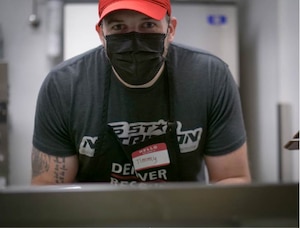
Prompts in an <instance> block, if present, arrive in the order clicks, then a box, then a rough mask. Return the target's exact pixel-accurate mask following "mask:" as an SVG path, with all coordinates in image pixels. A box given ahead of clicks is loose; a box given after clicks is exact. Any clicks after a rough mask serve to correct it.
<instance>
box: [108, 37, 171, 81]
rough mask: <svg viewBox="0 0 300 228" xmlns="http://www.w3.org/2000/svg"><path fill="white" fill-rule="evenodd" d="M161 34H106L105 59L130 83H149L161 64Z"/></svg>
mask: <svg viewBox="0 0 300 228" xmlns="http://www.w3.org/2000/svg"><path fill="white" fill-rule="evenodd" d="M165 38H166V35H165V34H160V33H137V32H130V33H125V34H114V35H108V36H106V50H107V55H108V58H109V59H110V62H111V64H112V65H113V67H114V69H115V71H116V72H117V73H118V75H119V76H120V77H121V79H122V80H123V81H125V82H126V83H128V84H130V85H143V84H146V83H148V82H150V81H151V80H152V79H153V78H154V77H155V76H156V74H157V73H158V71H159V70H160V68H161V67H162V65H163V63H164V61H165V58H164V57H163V53H164V41H165Z"/></svg>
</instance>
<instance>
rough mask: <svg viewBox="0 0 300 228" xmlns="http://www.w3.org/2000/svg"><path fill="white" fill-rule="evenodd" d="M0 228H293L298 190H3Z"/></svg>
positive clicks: (183, 186)
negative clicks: (175, 227)
mask: <svg viewBox="0 0 300 228" xmlns="http://www.w3.org/2000/svg"><path fill="white" fill-rule="evenodd" d="M0 205H1V207H0V226H26V227H33V226H39V227H41V226H48V227H53V226H61V227H63V226H72V227H75V226H77V227H78V226H98V227H99V226H127V227H133V226H134V227H136V226H139V227H140V226H147V227H149V226H180V227H182V226H183V227H186V226H201V227H202V226H222V227H224V226H231V227H242V226H247V227H253V226H260V227H263V226H270V227H275V226H285V227H286V226H295V227H298V184H284V185H277V184H264V185H260V184H252V185H243V186H242V185H227V186H217V187H216V186H214V185H201V184H197V183H173V184H160V185H146V184H142V185H134V186H129V185H127V186H124V185H123V186H114V185H106V184H95V185H90V184H88V185H69V186H43V187H23V188H20V187H8V188H5V189H2V190H0Z"/></svg>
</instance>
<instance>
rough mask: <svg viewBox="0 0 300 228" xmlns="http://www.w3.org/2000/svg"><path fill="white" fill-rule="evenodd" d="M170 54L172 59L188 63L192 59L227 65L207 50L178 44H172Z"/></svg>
mask: <svg viewBox="0 0 300 228" xmlns="http://www.w3.org/2000/svg"><path fill="white" fill-rule="evenodd" d="M169 54H170V56H169V57H170V58H179V59H183V58H184V59H186V60H188V61H190V60H191V59H198V60H199V61H204V62H206V61H214V62H218V63H220V64H225V65H226V63H225V62H224V61H223V60H222V59H221V58H220V57H218V56H216V55H215V54H213V53H211V52H209V51H207V50H205V49H201V48H196V47H192V46H189V45H185V44H181V43H176V42H173V43H171V45H170V49H169Z"/></svg>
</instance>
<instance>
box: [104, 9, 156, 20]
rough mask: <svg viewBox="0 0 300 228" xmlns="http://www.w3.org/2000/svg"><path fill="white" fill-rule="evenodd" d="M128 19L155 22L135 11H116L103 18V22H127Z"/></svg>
mask: <svg viewBox="0 0 300 228" xmlns="http://www.w3.org/2000/svg"><path fill="white" fill-rule="evenodd" d="M126 19H135V20H138V19H140V20H155V19H153V18H151V17H149V16H147V15H145V14H142V13H140V12H137V11H134V10H116V11H113V12H111V13H109V14H108V15H106V16H105V17H104V18H103V20H104V21H106V22H109V21H114V20H126Z"/></svg>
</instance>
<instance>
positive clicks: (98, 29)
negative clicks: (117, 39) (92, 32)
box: [96, 23, 105, 44]
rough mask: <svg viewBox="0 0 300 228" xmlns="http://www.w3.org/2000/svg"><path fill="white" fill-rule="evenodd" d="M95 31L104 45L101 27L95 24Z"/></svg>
mask: <svg viewBox="0 0 300 228" xmlns="http://www.w3.org/2000/svg"><path fill="white" fill-rule="evenodd" d="M96 31H97V33H98V36H99V38H100V40H101V42H102V44H104V41H105V39H104V35H103V30H102V28H101V26H100V25H99V23H97V24H96Z"/></svg>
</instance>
